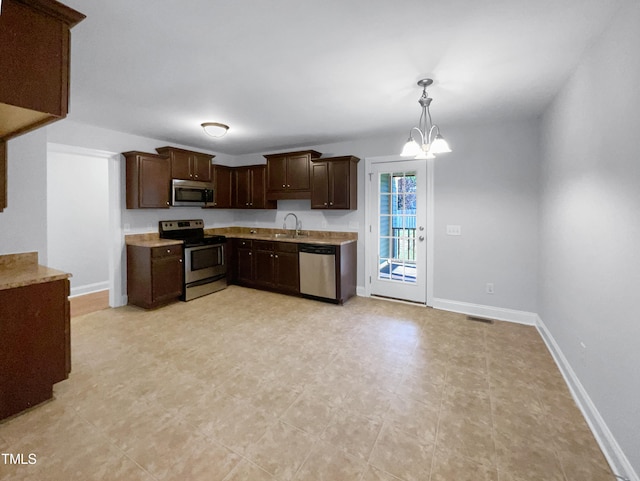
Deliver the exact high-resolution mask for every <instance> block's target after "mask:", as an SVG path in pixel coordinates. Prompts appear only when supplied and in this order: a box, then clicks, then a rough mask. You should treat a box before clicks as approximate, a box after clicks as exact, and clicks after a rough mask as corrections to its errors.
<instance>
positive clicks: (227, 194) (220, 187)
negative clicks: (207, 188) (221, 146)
mask: <svg viewBox="0 0 640 481" xmlns="http://www.w3.org/2000/svg"><path fill="white" fill-rule="evenodd" d="M211 170H212V178H213V183H214V187H213V195H214V207H217V208H222V209H228V208H229V207H231V205H232V198H231V192H232V190H231V169H230V168H229V167H225V166H224V165H214V166H212V168H211Z"/></svg>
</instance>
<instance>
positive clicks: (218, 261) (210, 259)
mask: <svg viewBox="0 0 640 481" xmlns="http://www.w3.org/2000/svg"><path fill="white" fill-rule="evenodd" d="M222 249H223V247H222V246H219V245H217V246H207V247H205V248H200V249H194V250H192V251H191V270H192V271H199V270H201V269H207V268H210V267H218V266H221V265H223V263H224V261H223V259H224V257H223V252H222Z"/></svg>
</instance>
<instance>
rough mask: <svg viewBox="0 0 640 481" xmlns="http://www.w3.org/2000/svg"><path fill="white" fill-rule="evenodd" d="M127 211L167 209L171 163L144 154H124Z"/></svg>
mask: <svg viewBox="0 0 640 481" xmlns="http://www.w3.org/2000/svg"><path fill="white" fill-rule="evenodd" d="M122 155H124V158H125V159H126V162H127V174H126V176H127V184H126V190H127V209H168V208H169V205H170V201H171V199H170V195H171V161H170V160H169V158H168V157H165V156H162V155H156V154H148V153H146V152H136V151H133V152H125V153H123V154H122Z"/></svg>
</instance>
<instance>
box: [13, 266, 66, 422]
mask: <svg viewBox="0 0 640 481" xmlns="http://www.w3.org/2000/svg"><path fill="white" fill-rule="evenodd" d="M70 371H71V331H70V324H69V280H67V279H63V280H57V281H52V282H43V283H39V284H32V285H29V286H24V287H16V288H13V289H4V290H0V419H4V418H7V417H9V416H12V415H14V414H17V413H19V412H21V411H24V410H25V409H28V408H30V407H32V406H35V405H36V404H39V403H41V402H43V401H46V400H47V399H51V397H52V396H53V385H54V384H55V383H57V382H60V381H62V380H64V379H67V377H69V372H70Z"/></svg>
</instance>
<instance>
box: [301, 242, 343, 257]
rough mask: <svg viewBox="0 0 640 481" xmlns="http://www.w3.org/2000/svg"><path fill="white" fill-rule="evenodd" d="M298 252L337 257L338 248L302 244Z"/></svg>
mask: <svg viewBox="0 0 640 481" xmlns="http://www.w3.org/2000/svg"><path fill="white" fill-rule="evenodd" d="M298 252H306V253H308V254H318V255H323V256H334V255H336V246H332V245H314V244H300V246H299V247H298Z"/></svg>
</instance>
